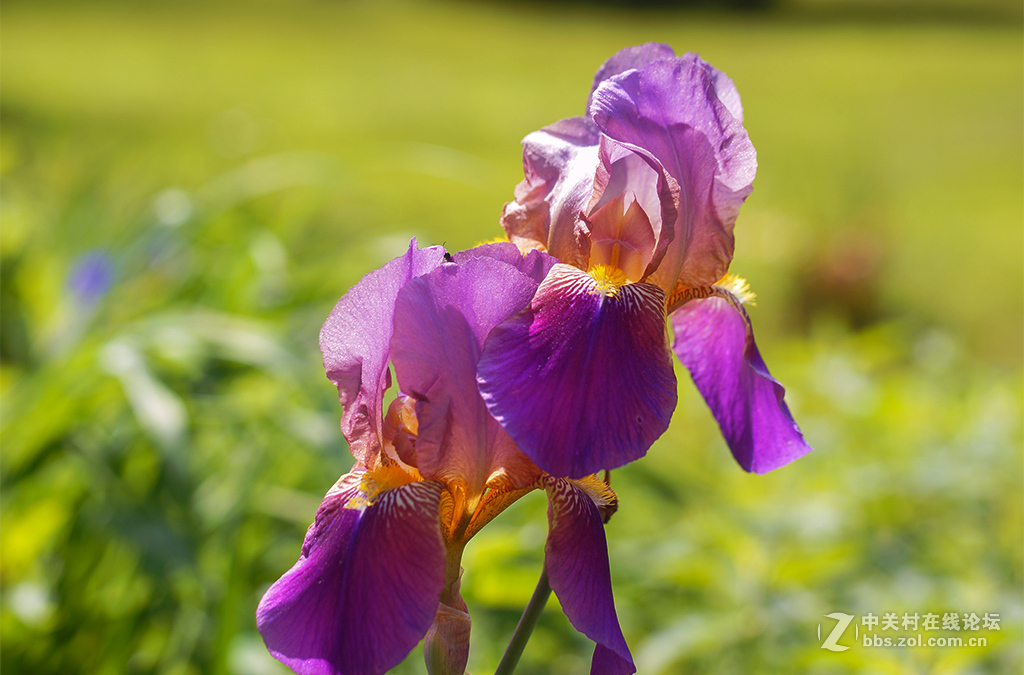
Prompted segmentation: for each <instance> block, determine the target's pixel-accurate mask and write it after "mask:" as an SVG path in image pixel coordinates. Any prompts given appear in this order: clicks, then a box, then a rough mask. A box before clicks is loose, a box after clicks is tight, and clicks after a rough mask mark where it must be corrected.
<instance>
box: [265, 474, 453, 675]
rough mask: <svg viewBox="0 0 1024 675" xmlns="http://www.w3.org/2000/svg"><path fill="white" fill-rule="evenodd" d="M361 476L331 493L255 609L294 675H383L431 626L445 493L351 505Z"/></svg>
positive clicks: (420, 488)
mask: <svg viewBox="0 0 1024 675" xmlns="http://www.w3.org/2000/svg"><path fill="white" fill-rule="evenodd" d="M359 477H360V474H349V475H347V476H345V477H343V478H342V479H341V480H339V481H338V484H337V485H336V486H335V488H333V489H332V490H331V491H330V492H328V494H327V496H326V497H325V498H324V502H323V504H322V505H321V506H320V510H319V511H318V512H317V516H316V520H315V522H314V523H313V525H311V526H310V528H309V531H308V532H307V534H306V541H305V542H304V544H303V547H302V555H301V557H300V558H299V561H298V562H297V563H296V564H295V565H294V566H293V567H292V568H291V569H290V570H289V571H288V572H286V573H285V575H284V576H282V577H281V578H280V579H279V580H277V581H276V582H275V583H274V584H273V585H272V586H271V587H270V589H269V590H268V591H267V592H266V594H265V595H264V596H263V599H262V600H261V601H260V604H259V608H258V609H257V610H256V624H257V626H258V627H259V631H260V633H261V634H262V636H263V640H264V642H265V643H266V645H267V649H268V650H270V653H271V654H273V655H274V657H275V658H277V659H278V660H279V661H281V662H282V663H284V664H285V665H286V666H288V667H289V668H291V669H292V670H294V671H295V672H296V673H299V674H300V675H381V674H382V673H385V672H387V671H388V670H389V669H390V668H392V667H394V666H395V665H397V664H398V663H399V662H401V661H402V659H404V658H405V656H406V655H407V654H408V653H409V652H410V651H411V650H412V649H413V647H415V646H416V644H417V643H418V642H419V641H420V639H422V638H423V636H424V634H426V632H427V629H428V628H429V627H430V625H431V623H432V622H433V620H434V614H435V611H436V609H437V602H438V598H439V597H440V595H441V590H442V588H443V586H444V577H445V545H444V539H443V538H442V535H441V526H440V517H439V511H438V505H439V501H440V497H441V486H440V485H439V484H438V483H435V482H417V483H411V484H408V485H404V486H402V487H398V488H395V489H393V490H390V491H388V492H386V493H384V494H383V495H382V496H381V497H380V498H379V499H378V500H377V501H376V502H375V503H373V504H372V505H371V506H369V507H368V508H366V509H365V510H360V509H355V508H348V504H349V502H350V501H351V500H352V498H353V497H354V496H355V495H356V493H357V491H358V489H359V488H358V480H359Z"/></svg>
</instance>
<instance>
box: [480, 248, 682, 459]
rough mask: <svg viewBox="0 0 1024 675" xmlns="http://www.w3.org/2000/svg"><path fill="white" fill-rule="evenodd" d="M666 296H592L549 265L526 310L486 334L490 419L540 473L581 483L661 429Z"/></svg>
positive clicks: (645, 287) (580, 281)
mask: <svg viewBox="0 0 1024 675" xmlns="http://www.w3.org/2000/svg"><path fill="white" fill-rule="evenodd" d="M664 300H665V296H664V293H663V292H662V291H661V289H659V288H657V287H656V286H652V285H650V284H642V283H640V284H628V285H626V286H623V287H621V288H619V289H618V292H617V293H616V294H614V295H611V294H607V295H606V294H602V293H601V292H599V290H598V287H597V283H596V282H595V281H594V279H592V278H591V277H590V275H588V274H586V273H585V272H582V271H580V270H578V269H576V268H574V267H571V266H569V265H563V264H559V265H555V266H554V267H553V268H552V269H551V272H550V273H549V274H548V277H547V278H546V279H545V280H544V283H543V284H541V286H540V288H539V289H538V290H537V294H536V295H535V296H534V298H533V300H532V302H531V303H530V306H529V307H528V308H527V309H525V310H524V311H522V312H520V313H519V314H516V315H515V316H513V317H511V318H510V319H508V320H507V321H505V322H503V323H501V324H500V325H499V326H498V327H497V328H495V329H494V330H493V331H492V332H491V334H490V336H489V337H488V338H487V342H486V344H485V345H484V353H483V357H482V358H481V360H480V365H479V368H478V370H477V373H478V377H477V382H478V383H479V387H480V393H481V394H482V395H483V398H484V401H485V402H486V403H487V408H488V409H489V410H490V412H491V414H492V415H493V416H494V417H495V418H496V419H497V420H498V421H499V422H501V424H502V426H504V427H505V429H506V430H507V431H508V433H509V434H510V435H511V436H512V438H513V439H515V441H516V443H517V444H518V445H519V447H520V448H521V449H522V450H523V452H525V453H526V454H527V455H529V456H530V458H531V459H533V461H534V462H536V463H537V465H538V466H540V468H542V469H543V470H545V471H546V472H548V473H550V474H552V475H556V476H567V477H570V478H582V477H583V476H586V475H588V474H592V473H595V472H597V471H600V470H602V469H613V468H616V467H619V466H622V465H624V464H627V463H629V462H631V461H633V460H636V459H639V458H640V457H642V456H643V455H644V454H645V453H646V452H647V449H648V448H649V447H650V446H651V444H652V443H653V442H654V441H655V440H656V439H657V438H658V437H659V436H661V434H662V433H664V432H665V430H666V429H667V428H668V424H669V420H670V419H671V416H672V411H673V410H674V409H675V405H676V380H675V374H674V373H673V371H672V360H671V355H670V352H669V348H668V343H667V339H666V335H665V309H664Z"/></svg>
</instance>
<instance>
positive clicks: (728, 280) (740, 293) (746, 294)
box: [715, 272, 757, 305]
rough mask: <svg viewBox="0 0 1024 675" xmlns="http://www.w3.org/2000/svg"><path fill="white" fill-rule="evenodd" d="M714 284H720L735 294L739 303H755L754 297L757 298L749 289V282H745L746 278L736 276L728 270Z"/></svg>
mask: <svg viewBox="0 0 1024 675" xmlns="http://www.w3.org/2000/svg"><path fill="white" fill-rule="evenodd" d="M715 286H720V287H722V288H724V289H725V290H727V291H729V292H730V293H732V294H733V295H735V296H736V297H737V298H739V301H740V304H742V305H756V304H757V303H755V302H754V299H755V298H757V296H756V295H755V294H754V292H753V291H751V290H750V284H748V283H747V280H746V279H744V278H743V277H740V276H736V275H735V274H733V273H732V272H729V273H728V274H726V275H725V276H724V277H722V278H721V279H719V280H718V282H717V283H716V284H715Z"/></svg>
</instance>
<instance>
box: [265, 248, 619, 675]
mask: <svg viewBox="0 0 1024 675" xmlns="http://www.w3.org/2000/svg"><path fill="white" fill-rule="evenodd" d="M555 262H556V261H555V260H554V259H553V258H551V257H550V256H548V255H546V254H544V253H541V252H530V253H528V254H527V255H525V256H524V255H522V254H520V252H519V251H518V249H517V248H516V247H515V246H514V245H512V244H509V243H504V244H491V245H485V246H480V247H477V248H475V249H472V250H469V251H464V252H461V253H456V254H454V256H448V255H447V254H446V253H445V252H444V250H443V249H442V248H440V247H433V248H427V249H417V248H416V247H415V242H413V245H410V247H409V250H408V252H407V253H406V254H405V255H403V256H401V257H399V258H396V259H395V260H393V261H391V262H390V263H388V264H386V265H385V266H384V267H382V268H381V269H379V270H376V271H375V272H371V273H370V274H368V275H367V276H366V277H364V278H363V280H362V281H360V282H359V283H358V284H356V285H355V286H354V287H353V288H352V289H351V290H350V291H349V292H348V294H346V295H345V297H343V298H342V299H341V300H340V301H339V302H338V304H337V306H336V307H335V308H334V310H333V311H332V312H331V315H330V317H329V318H328V319H327V322H326V323H325V324H324V327H323V329H322V331H321V333H320V347H321V351H322V352H323V356H324V367H325V369H326V371H327V376H328V378H329V379H330V380H331V381H332V382H333V383H334V384H335V385H336V386H337V388H338V395H339V399H340V401H341V404H342V411H343V412H342V420H341V428H342V433H343V434H344V436H345V438H346V439H347V440H348V442H349V446H350V449H351V451H352V454H353V456H354V457H355V459H356V464H355V466H354V467H353V469H352V471H351V472H350V473H348V474H346V475H345V476H342V477H341V478H340V479H339V480H338V481H337V483H336V484H335V485H334V487H333V488H331V490H330V491H329V492H328V493H327V495H326V497H325V498H324V500H323V503H322V504H321V506H320V509H319V511H318V512H317V514H316V519H315V521H314V523H313V524H312V526H310V528H309V530H308V532H307V533H306V539H305V542H304V543H303V546H302V554H301V556H300V557H299V560H298V562H297V563H296V564H295V566H294V567H292V569H291V570H289V571H288V572H286V573H285V575H284V576H282V577H281V579H279V580H278V581H277V582H276V583H274V584H273V585H272V586H271V587H270V589H269V590H268V591H267V593H266V595H264V597H263V599H262V601H261V602H260V605H259V608H258V610H257V624H258V626H259V630H260V633H261V634H262V635H263V639H264V641H265V642H266V645H267V647H268V649H269V650H270V652H271V653H272V654H273V655H274V656H275V657H276V658H277V659H279V660H280V661H281V662H283V663H284V664H286V665H287V666H289V667H290V668H292V669H293V670H294V671H296V672H297V673H302V674H308V675H314V674H315V675H341V674H345V675H357V674H366V675H375V674H380V673H384V672H386V671H387V670H388V669H390V668H391V667H393V666H395V665H396V664H398V663H399V662H401V661H402V659H404V658H405V656H406V655H407V654H408V653H409V652H410V651H411V650H412V649H413V647H415V646H416V644H417V643H418V642H419V641H420V640H421V639H422V638H423V637H424V636H426V643H425V650H424V651H425V658H426V661H427V668H428V670H429V672H431V673H432V674H439V673H463V672H464V671H465V666H466V662H467V659H468V654H469V629H470V620H469V614H468V612H467V607H466V604H465V602H464V601H463V599H462V597H461V596H460V594H459V587H460V580H461V574H462V570H461V565H460V563H461V558H462V551H463V549H464V547H465V545H466V542H467V541H468V540H469V539H470V538H471V537H472V536H473V535H474V534H475V533H476V532H477V531H479V530H480V528H481V527H483V526H484V525H485V524H486V523H487V522H489V521H490V520H491V519H492V518H494V517H495V516H496V515H497V514H498V513H500V512H501V511H502V510H503V509H505V508H506V507H507V506H509V505H510V504H512V503H513V502H514V501H515V500H517V499H518V498H520V497H521V496H523V495H524V494H526V493H528V492H530V491H531V490H533V489H537V488H543V489H545V490H546V491H547V494H548V498H549V522H550V530H549V534H548V540H547V544H546V546H545V568H546V571H547V575H548V578H549V579H550V585H551V588H552V589H553V590H554V592H555V593H556V594H557V595H558V596H559V599H560V600H561V604H562V608H563V610H564V611H565V613H566V615H567V616H568V618H569V620H570V621H571V622H572V623H573V625H574V626H575V627H576V628H577V629H578V630H580V631H581V632H582V633H584V634H585V635H587V636H588V637H590V638H591V639H593V640H594V641H595V642H597V648H596V649H595V652H594V662H593V672H594V673H620V672H621V673H632V672H634V670H635V668H634V667H633V662H632V657H631V656H630V653H629V649H628V648H627V646H626V642H625V639H624V638H623V635H622V631H621V630H620V628H619V624H618V619H617V617H616V614H615V606H614V602H613V599H612V588H611V576H610V571H609V564H608V552H607V545H606V542H605V534H604V524H603V520H602V515H601V514H602V509H607V508H612V507H613V506H614V504H615V501H616V498H615V495H614V494H613V493H612V492H611V490H610V489H608V487H607V486H606V485H605V484H604V483H603V482H601V481H600V480H598V479H597V478H595V477H593V476H588V477H582V478H581V479H580V480H566V479H563V478H560V477H557V476H551V475H547V474H544V473H543V472H542V471H541V470H540V469H539V468H538V467H537V466H536V465H535V464H534V463H533V462H532V461H531V460H530V459H529V458H528V457H527V456H526V455H524V454H523V453H522V452H521V451H520V450H519V448H518V447H517V446H516V444H515V443H514V442H513V440H512V439H511V438H510V437H509V435H508V434H507V433H506V432H505V431H504V430H503V429H502V428H501V426H500V425H499V424H498V423H497V421H495V420H494V419H493V418H492V417H491V415H490V414H489V413H488V411H487V408H486V406H485V405H484V402H483V400H482V399H481V397H480V394H479V393H478V391H477V387H476V373H477V365H478V361H479V358H480V354H481V352H482V349H483V343H484V340H485V338H486V337H487V335H488V334H489V333H490V331H491V330H492V329H493V328H494V327H495V326H496V325H498V324H499V323H500V322H502V321H504V320H506V319H507V318H508V317H509V316H512V315H514V314H516V313H518V312H520V311H521V310H522V309H523V308H524V307H525V306H526V305H527V303H529V302H530V299H531V298H532V297H534V295H535V293H536V291H537V288H538V285H539V284H540V282H541V280H542V279H544V277H545V276H546V275H547V274H548V273H549V271H550V269H551V268H552V266H553V265H554V264H555ZM389 363H390V364H391V365H392V366H393V367H394V372H395V376H396V378H397V380H398V390H399V393H398V396H397V398H395V400H394V401H393V402H392V403H391V404H390V406H388V408H387V410H385V404H384V395H385V391H386V390H387V389H388V387H389V386H390V385H391V375H390V371H389Z"/></svg>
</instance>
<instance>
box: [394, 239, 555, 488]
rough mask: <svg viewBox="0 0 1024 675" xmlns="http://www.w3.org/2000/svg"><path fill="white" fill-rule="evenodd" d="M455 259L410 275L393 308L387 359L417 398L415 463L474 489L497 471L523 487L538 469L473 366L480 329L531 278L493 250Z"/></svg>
mask: <svg viewBox="0 0 1024 675" xmlns="http://www.w3.org/2000/svg"><path fill="white" fill-rule="evenodd" d="M509 246H511V245H509ZM516 255H517V256H518V255H519V254H518V253H516ZM538 255H540V254H538ZM457 260H463V262H456V263H449V264H445V265H442V266H441V267H440V268H438V269H436V270H434V271H433V272H430V273H429V274H426V275H424V276H422V277H420V278H418V279H414V280H413V281H411V282H409V284H408V285H406V287H405V288H404V289H403V290H402V292H401V293H400V294H399V296H398V302H397V305H396V308H395V335H394V338H393V340H392V349H393V355H392V359H393V361H394V364H395V374H396V376H397V377H398V382H399V384H400V386H401V389H402V391H403V392H404V393H406V394H408V395H409V396H412V397H413V398H414V399H415V400H416V417H417V420H418V422H419V431H418V436H417V439H416V457H417V465H418V467H419V470H420V472H421V473H422V474H423V475H424V476H425V477H428V478H435V479H437V480H442V481H446V482H447V481H461V482H463V483H464V484H465V485H466V487H467V488H468V489H469V490H470V493H471V494H475V495H479V494H480V493H482V492H483V487H484V485H486V484H487V483H488V481H490V480H491V478H492V477H494V478H498V477H499V476H495V472H498V471H500V472H502V473H503V474H504V479H503V481H502V482H503V483H504V484H503V487H506V488H518V487H523V486H525V485H528V484H530V483H532V482H533V481H534V480H536V478H537V475H538V474H539V470H538V469H537V467H536V466H535V465H534V464H533V462H531V461H530V460H529V459H528V458H527V457H526V456H525V455H523V453H522V452H520V451H519V449H518V448H517V447H516V445H515V443H514V442H513V441H512V439H511V438H510V437H509V435H508V433H506V431H505V430H504V429H502V427H501V425H500V424H498V422H497V421H496V420H494V419H493V418H492V417H491V415H490V414H489V413H488V412H487V408H486V407H485V406H484V402H483V400H482V399H481V398H480V394H479V393H478V391H477V388H476V372H477V363H478V361H479V359H480V354H481V352H482V350H483V344H484V339H485V338H486V337H487V334H488V333H489V332H490V331H491V329H492V328H494V327H495V326H496V325H498V324H499V323H500V322H501V321H503V320H505V319H506V318H508V317H509V316H510V315H512V314H513V313H515V312H517V311H519V310H520V309H522V308H523V307H525V306H526V305H527V304H528V303H529V301H530V298H531V297H532V296H533V294H534V292H535V291H536V290H537V282H535V281H533V280H532V279H530V278H529V277H527V276H526V275H524V274H522V273H521V272H519V270H518V269H516V267H513V266H512V265H508V264H506V263H504V262H501V261H500V260H498V259H497V258H493V257H489V256H481V257H468V256H466V257H459V258H457Z"/></svg>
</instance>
